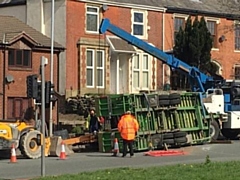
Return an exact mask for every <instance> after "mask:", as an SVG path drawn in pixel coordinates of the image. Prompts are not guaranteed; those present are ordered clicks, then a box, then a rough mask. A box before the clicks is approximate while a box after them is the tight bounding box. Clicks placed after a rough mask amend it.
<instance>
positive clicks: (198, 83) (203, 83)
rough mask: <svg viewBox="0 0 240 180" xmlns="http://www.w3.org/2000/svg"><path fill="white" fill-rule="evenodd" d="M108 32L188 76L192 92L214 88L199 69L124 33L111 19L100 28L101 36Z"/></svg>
mask: <svg viewBox="0 0 240 180" xmlns="http://www.w3.org/2000/svg"><path fill="white" fill-rule="evenodd" d="M106 31H109V32H111V33H112V34H114V35H116V36H118V37H119V38H121V39H123V40H125V41H127V42H128V43H130V44H132V45H134V46H136V47H137V48H139V49H141V50H143V51H145V52H147V53H149V54H150V55H152V56H154V57H155V58H157V59H158V60H161V61H162V62H163V63H165V64H167V65H168V66H170V67H171V68H173V69H175V70H177V71H180V72H181V73H184V74H186V75H187V77H188V78H189V81H190V83H191V87H192V91H194V92H206V89H208V88H213V87H214V79H213V78H212V77H210V76H208V75H206V74H204V73H202V72H200V70H199V69H198V68H196V67H193V66H189V65H188V64H186V63H185V62H183V61H181V60H179V59H177V58H175V57H174V56H172V55H169V54H167V53H165V52H163V51H161V50H160V49H158V48H156V47H154V46H152V45H150V44H149V43H147V42H145V41H143V40H141V39H138V38H137V37H135V36H133V35H131V34H129V33H128V32H126V31H124V30H123V29H121V28H119V27H117V26H115V25H113V24H111V23H110V20H109V19H103V20H102V22H101V25H100V28H99V32H100V34H103V33H105V32H106Z"/></svg>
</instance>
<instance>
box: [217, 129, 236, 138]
mask: <svg viewBox="0 0 240 180" xmlns="http://www.w3.org/2000/svg"><path fill="white" fill-rule="evenodd" d="M221 132H222V135H223V136H224V137H226V138H228V139H235V138H237V136H238V134H240V130H239V129H222V131H221Z"/></svg>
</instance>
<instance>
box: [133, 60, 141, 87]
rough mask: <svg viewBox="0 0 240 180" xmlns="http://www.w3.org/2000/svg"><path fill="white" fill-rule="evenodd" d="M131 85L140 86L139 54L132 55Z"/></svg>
mask: <svg viewBox="0 0 240 180" xmlns="http://www.w3.org/2000/svg"><path fill="white" fill-rule="evenodd" d="M133 87H134V88H139V87H140V63H139V55H136V56H134V57H133Z"/></svg>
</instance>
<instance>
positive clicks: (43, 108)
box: [41, 56, 46, 177]
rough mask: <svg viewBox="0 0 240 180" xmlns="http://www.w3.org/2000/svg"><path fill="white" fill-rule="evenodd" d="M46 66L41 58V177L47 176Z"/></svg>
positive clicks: (44, 59) (43, 58) (44, 60)
mask: <svg viewBox="0 0 240 180" xmlns="http://www.w3.org/2000/svg"><path fill="white" fill-rule="evenodd" d="M45 65H46V58H45V57H44V56H42V57H41V83H42V96H41V99H42V100H41V116H42V123H41V124H42V137H43V140H42V148H41V153H42V156H41V176H43V177H44V176H45Z"/></svg>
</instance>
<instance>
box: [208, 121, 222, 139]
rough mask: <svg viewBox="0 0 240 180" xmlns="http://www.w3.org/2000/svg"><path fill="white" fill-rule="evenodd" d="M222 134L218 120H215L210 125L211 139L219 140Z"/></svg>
mask: <svg viewBox="0 0 240 180" xmlns="http://www.w3.org/2000/svg"><path fill="white" fill-rule="evenodd" d="M219 134H220V127H219V124H218V122H217V121H216V120H213V121H212V122H211V124H210V137H211V139H212V140H217V139H218V137H219Z"/></svg>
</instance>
